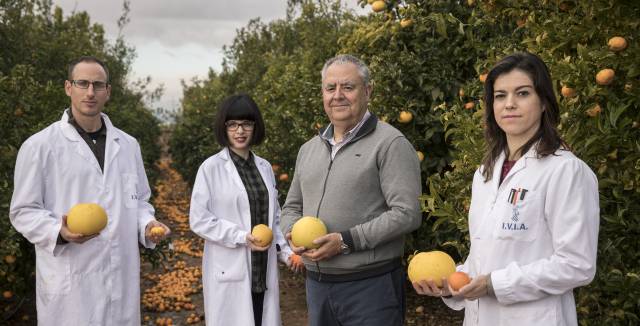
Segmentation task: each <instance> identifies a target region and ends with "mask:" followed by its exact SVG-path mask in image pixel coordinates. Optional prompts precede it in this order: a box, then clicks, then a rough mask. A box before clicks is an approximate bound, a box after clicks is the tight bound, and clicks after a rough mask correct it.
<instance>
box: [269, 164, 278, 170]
mask: <svg viewBox="0 0 640 326" xmlns="http://www.w3.org/2000/svg"><path fill="white" fill-rule="evenodd" d="M271 170H273V172H278V171H280V165H279V164H272V165H271Z"/></svg>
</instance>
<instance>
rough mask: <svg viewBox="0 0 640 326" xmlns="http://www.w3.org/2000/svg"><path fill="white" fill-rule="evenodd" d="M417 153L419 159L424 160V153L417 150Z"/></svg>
mask: <svg viewBox="0 0 640 326" xmlns="http://www.w3.org/2000/svg"><path fill="white" fill-rule="evenodd" d="M416 154H418V160H419V161H420V162H422V161H423V160H424V153H423V152H421V151H416Z"/></svg>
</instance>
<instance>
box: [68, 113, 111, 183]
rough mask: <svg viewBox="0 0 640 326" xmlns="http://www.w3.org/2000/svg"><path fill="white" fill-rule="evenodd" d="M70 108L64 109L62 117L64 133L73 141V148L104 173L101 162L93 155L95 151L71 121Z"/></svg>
mask: <svg viewBox="0 0 640 326" xmlns="http://www.w3.org/2000/svg"><path fill="white" fill-rule="evenodd" d="M68 110H69V109H67V110H65V111H64V113H63V114H62V119H60V120H61V122H62V123H61V124H60V125H61V128H62V134H63V135H64V136H65V138H67V139H68V140H69V141H71V142H73V150H74V152H76V154H78V155H79V156H80V157H82V158H83V159H84V160H85V161H87V163H89V165H91V166H92V167H93V168H94V169H97V170H98V172H100V173H102V171H101V170H100V164H98V160H97V159H96V157H95V155H93V152H91V149H90V148H89V146H88V145H87V144H86V143H85V142H84V139H82V137H81V136H80V134H78V131H77V130H76V128H75V127H74V126H73V125H72V124H70V123H69V116H68V114H67V111H68Z"/></svg>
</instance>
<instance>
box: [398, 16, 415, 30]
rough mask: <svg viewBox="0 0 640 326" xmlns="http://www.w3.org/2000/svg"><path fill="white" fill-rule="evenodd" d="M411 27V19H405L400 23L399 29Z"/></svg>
mask: <svg viewBox="0 0 640 326" xmlns="http://www.w3.org/2000/svg"><path fill="white" fill-rule="evenodd" d="M411 25H413V19H411V18H405V19H402V20H401V21H400V27H402V28H405V27H409V26H411Z"/></svg>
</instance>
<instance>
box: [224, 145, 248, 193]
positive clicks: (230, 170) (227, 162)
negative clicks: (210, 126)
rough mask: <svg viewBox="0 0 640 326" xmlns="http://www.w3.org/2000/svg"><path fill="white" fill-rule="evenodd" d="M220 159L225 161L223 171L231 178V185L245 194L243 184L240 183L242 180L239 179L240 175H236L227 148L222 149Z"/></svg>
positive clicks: (236, 171) (236, 172)
mask: <svg viewBox="0 0 640 326" xmlns="http://www.w3.org/2000/svg"><path fill="white" fill-rule="evenodd" d="M222 158H223V159H224V160H225V163H224V168H225V170H227V173H229V175H230V176H231V179H232V180H233V183H234V184H235V185H236V186H237V187H239V188H240V189H242V190H244V191H245V192H246V189H245V188H244V183H242V179H240V174H239V173H238V170H237V169H236V166H235V164H233V160H232V159H231V154H230V153H229V148H228V147H225V148H224V149H223V153H222Z"/></svg>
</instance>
